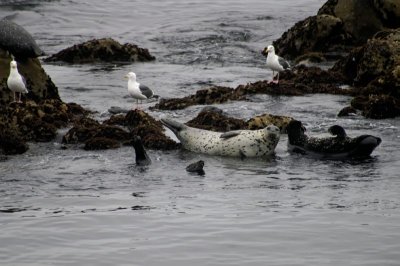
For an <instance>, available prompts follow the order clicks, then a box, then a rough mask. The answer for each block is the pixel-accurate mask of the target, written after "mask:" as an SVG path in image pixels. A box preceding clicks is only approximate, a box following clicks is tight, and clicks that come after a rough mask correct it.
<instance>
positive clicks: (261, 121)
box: [247, 114, 294, 133]
mask: <svg viewBox="0 0 400 266" xmlns="http://www.w3.org/2000/svg"><path fill="white" fill-rule="evenodd" d="M292 120H294V119H293V118H292V117H289V116H280V115H271V114H262V115H258V116H255V117H253V118H251V119H249V120H248V121H247V128H248V129H251V130H257V129H262V128H265V127H267V126H268V125H275V126H277V127H279V130H280V131H281V133H286V127H287V126H288V125H289V123H290V121H292Z"/></svg>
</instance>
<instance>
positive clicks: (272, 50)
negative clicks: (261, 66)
mask: <svg viewBox="0 0 400 266" xmlns="http://www.w3.org/2000/svg"><path fill="white" fill-rule="evenodd" d="M267 53H275V48H274V47H273V46H272V45H268V47H267Z"/></svg>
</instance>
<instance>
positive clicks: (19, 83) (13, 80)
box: [7, 59, 28, 103]
mask: <svg viewBox="0 0 400 266" xmlns="http://www.w3.org/2000/svg"><path fill="white" fill-rule="evenodd" d="M7 86H8V88H9V89H10V90H12V91H13V92H14V102H16V97H15V93H16V92H19V98H18V101H17V102H18V103H22V101H21V94H22V93H28V90H27V89H26V81H25V79H24V77H23V76H21V74H19V72H18V68H17V62H16V61H15V60H14V59H13V60H12V61H11V62H10V75H9V76H8V79H7Z"/></svg>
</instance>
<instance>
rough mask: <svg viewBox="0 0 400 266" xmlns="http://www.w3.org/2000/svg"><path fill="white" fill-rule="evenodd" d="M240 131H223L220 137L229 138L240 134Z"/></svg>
mask: <svg viewBox="0 0 400 266" xmlns="http://www.w3.org/2000/svg"><path fill="white" fill-rule="evenodd" d="M240 132H241V131H240V130H234V131H228V132H225V133H222V134H221V135H220V136H219V137H220V138H221V139H229V138H233V137H236V136H238V135H240Z"/></svg>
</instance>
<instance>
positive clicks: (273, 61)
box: [263, 45, 290, 83]
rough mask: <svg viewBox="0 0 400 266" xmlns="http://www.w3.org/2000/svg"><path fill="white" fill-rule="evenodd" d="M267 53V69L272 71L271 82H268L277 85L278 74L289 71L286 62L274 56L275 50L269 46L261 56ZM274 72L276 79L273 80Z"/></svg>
mask: <svg viewBox="0 0 400 266" xmlns="http://www.w3.org/2000/svg"><path fill="white" fill-rule="evenodd" d="M265 53H267V67H268V68H270V69H271V70H272V80H271V81H270V82H273V83H279V72H281V71H283V70H286V69H290V65H289V63H288V61H286V60H285V59H283V58H282V57H280V56H278V55H276V54H275V48H274V47H273V46H272V45H269V46H268V47H267V48H266V49H264V51H263V54H265ZM275 71H276V72H278V75H277V76H278V77H277V79H276V80H275V79H274V76H275Z"/></svg>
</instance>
